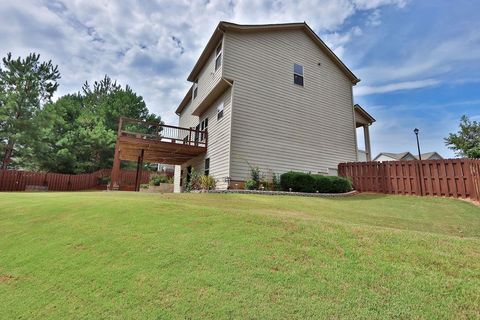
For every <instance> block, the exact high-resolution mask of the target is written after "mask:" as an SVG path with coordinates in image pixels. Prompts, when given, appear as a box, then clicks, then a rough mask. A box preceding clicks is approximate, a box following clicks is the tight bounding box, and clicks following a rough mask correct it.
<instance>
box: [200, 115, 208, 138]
mask: <svg viewBox="0 0 480 320" xmlns="http://www.w3.org/2000/svg"><path fill="white" fill-rule="evenodd" d="M207 128H208V118H205V119H204V120H203V121H202V122H201V123H200V131H202V132H201V133H200V141H203V140H205V134H204V132H203V131H204V130H207Z"/></svg>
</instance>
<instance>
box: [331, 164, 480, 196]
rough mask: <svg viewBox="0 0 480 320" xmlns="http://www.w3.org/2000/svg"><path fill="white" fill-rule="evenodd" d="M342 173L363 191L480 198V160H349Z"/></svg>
mask: <svg viewBox="0 0 480 320" xmlns="http://www.w3.org/2000/svg"><path fill="white" fill-rule="evenodd" d="M338 174H339V175H340V176H344V177H348V178H350V179H351V180H352V183H353V186H354V188H355V189H356V190H358V191H360V192H379V193H387V194H408V195H418V196H439V197H454V198H471V199H473V200H477V201H479V200H480V160H478V159H448V160H426V161H386V162H349V163H341V164H339V165H338Z"/></svg>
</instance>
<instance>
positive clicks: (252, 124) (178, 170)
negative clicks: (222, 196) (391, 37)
mask: <svg viewBox="0 0 480 320" xmlns="http://www.w3.org/2000/svg"><path fill="white" fill-rule="evenodd" d="M187 79H188V81H190V82H191V83H192V86H191V88H190V89H189V90H188V92H186V94H185V97H184V98H183V100H182V101H181V102H180V104H179V106H178V108H177V109H176V113H177V115H178V116H179V124H178V126H179V127H172V126H163V127H162V128H161V129H158V130H157V134H158V135H159V136H158V135H156V136H155V135H154V136H152V135H148V136H147V135H143V136H139V135H138V134H137V135H134V134H131V133H130V132H128V131H125V132H123V131H121V130H119V139H118V140H117V149H116V150H117V151H116V158H115V159H116V160H115V161H116V162H114V169H115V168H119V161H120V159H122V160H136V159H138V161H139V163H140V160H141V161H144V160H145V161H152V162H161V163H168V164H175V165H176V167H175V190H176V191H180V189H181V188H180V183H181V181H182V180H183V179H184V178H185V177H187V176H188V175H189V173H190V172H191V170H192V169H195V170H196V171H198V172H200V173H201V174H208V175H210V176H212V177H214V178H215V180H216V186H217V189H226V188H236V187H238V188H241V187H242V186H243V182H244V181H246V180H247V179H248V178H249V169H250V166H258V167H259V168H260V169H261V171H262V172H263V173H265V174H267V175H268V174H269V173H275V174H281V173H283V172H286V171H290V170H294V171H303V172H312V173H320V174H325V175H336V174H337V165H338V164H339V163H340V162H348V161H357V158H358V154H357V138H356V129H357V128H358V127H363V130H364V137H365V148H366V150H365V151H366V158H367V160H371V151H370V138H369V130H368V128H369V125H371V124H372V123H373V122H374V121H375V119H373V118H372V117H371V116H370V115H369V114H368V113H367V112H366V111H365V110H364V109H363V108H361V107H360V106H359V105H354V103H353V94H352V86H354V85H355V84H356V83H357V82H359V81H360V80H359V79H358V78H357V77H356V76H355V75H354V74H353V73H352V72H351V71H350V70H349V69H348V68H347V67H346V66H345V64H344V63H343V62H342V61H341V60H340V59H339V58H338V57H337V56H336V55H335V54H334V53H333V51H332V50H330V49H329V48H328V47H327V45H326V44H325V43H324V42H323V41H322V40H321V39H320V38H319V37H318V36H317V35H316V34H315V32H313V30H312V29H311V28H310V27H309V26H308V25H307V24H306V23H288V24H269V25H238V24H233V23H228V22H220V23H219V24H218V26H217V28H216V29H215V31H214V33H213V35H212V36H211V38H210V40H209V41H208V43H207V45H206V47H205V49H204V50H203V52H202V53H201V55H200V57H199V59H198V61H197V62H196V64H195V66H194V67H193V69H192V71H191V72H190V74H189V75H188V78H187ZM120 127H122V125H120ZM149 139H150V140H149ZM139 167H141V166H139ZM117 180H118V179H117V178H116V177H115V179H114V178H113V177H112V181H113V186H115V181H117ZM137 188H138V186H137Z"/></svg>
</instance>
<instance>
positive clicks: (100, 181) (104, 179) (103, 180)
mask: <svg viewBox="0 0 480 320" xmlns="http://www.w3.org/2000/svg"><path fill="white" fill-rule="evenodd" d="M110 180H111V179H110V177H98V178H97V184H99V185H104V184H109V183H110Z"/></svg>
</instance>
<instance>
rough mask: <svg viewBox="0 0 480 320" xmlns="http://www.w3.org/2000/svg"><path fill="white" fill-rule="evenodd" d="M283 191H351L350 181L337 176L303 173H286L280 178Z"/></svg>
mask: <svg viewBox="0 0 480 320" xmlns="http://www.w3.org/2000/svg"><path fill="white" fill-rule="evenodd" d="M280 186H281V188H282V190H283V191H293V192H306V193H315V192H318V193H344V192H349V191H352V183H351V182H350V180H348V179H346V178H343V177H337V176H322V175H317V174H308V173H303V172H294V171H290V172H286V173H284V174H282V175H281V176H280Z"/></svg>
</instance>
